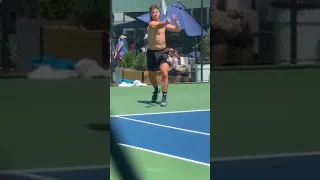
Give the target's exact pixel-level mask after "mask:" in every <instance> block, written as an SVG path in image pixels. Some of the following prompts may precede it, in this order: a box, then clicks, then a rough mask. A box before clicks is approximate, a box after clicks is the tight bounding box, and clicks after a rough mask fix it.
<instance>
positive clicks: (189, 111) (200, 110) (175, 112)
mask: <svg viewBox="0 0 320 180" xmlns="http://www.w3.org/2000/svg"><path fill="white" fill-rule="evenodd" d="M206 111H209V112H210V109H199V110H188V111H168V112H156V113H141V114H122V115H111V116H110V117H119V116H145V115H158V114H179V113H193V112H206Z"/></svg>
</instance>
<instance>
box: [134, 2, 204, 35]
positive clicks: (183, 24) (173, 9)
mask: <svg viewBox="0 0 320 180" xmlns="http://www.w3.org/2000/svg"><path fill="white" fill-rule="evenodd" d="M173 14H176V15H177V17H178V21H179V24H180V28H181V29H183V30H184V31H185V32H186V34H187V35H188V36H193V37H195V36H201V31H203V35H204V36H206V35H207V34H208V33H207V32H206V31H205V30H204V29H203V28H201V26H200V24H199V23H198V22H197V21H196V20H195V18H194V17H193V16H192V15H191V14H189V13H188V12H187V10H186V9H185V7H184V6H183V4H181V3H180V2H177V3H176V4H173V5H170V6H168V8H167V16H168V18H170V20H171V22H172V16H173ZM137 18H138V19H140V20H142V21H144V22H146V23H149V22H150V15H149V13H147V14H144V15H141V16H139V17H137ZM165 19H166V16H165V15H164V14H163V13H161V15H160V20H161V21H164V20H165Z"/></svg>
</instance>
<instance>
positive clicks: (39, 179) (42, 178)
mask: <svg viewBox="0 0 320 180" xmlns="http://www.w3.org/2000/svg"><path fill="white" fill-rule="evenodd" d="M13 175H17V176H21V177H29V178H32V179H34V180H59V179H56V178H51V177H47V176H41V175H36V174H29V173H13Z"/></svg>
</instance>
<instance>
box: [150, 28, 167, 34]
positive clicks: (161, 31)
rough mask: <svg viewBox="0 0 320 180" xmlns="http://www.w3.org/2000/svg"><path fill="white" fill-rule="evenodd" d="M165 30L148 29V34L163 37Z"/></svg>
mask: <svg viewBox="0 0 320 180" xmlns="http://www.w3.org/2000/svg"><path fill="white" fill-rule="evenodd" d="M165 30H166V28H161V29H153V28H152V29H151V28H150V29H149V30H148V31H149V32H148V34H153V35H164V34H165Z"/></svg>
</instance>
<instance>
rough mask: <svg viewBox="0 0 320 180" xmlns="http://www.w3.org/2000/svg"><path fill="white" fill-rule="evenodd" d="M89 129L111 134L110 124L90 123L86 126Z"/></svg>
mask: <svg viewBox="0 0 320 180" xmlns="http://www.w3.org/2000/svg"><path fill="white" fill-rule="evenodd" d="M85 126H86V127H87V128H88V129H90V130H94V131H99V132H110V124H109V123H89V124H86V125H85Z"/></svg>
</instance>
